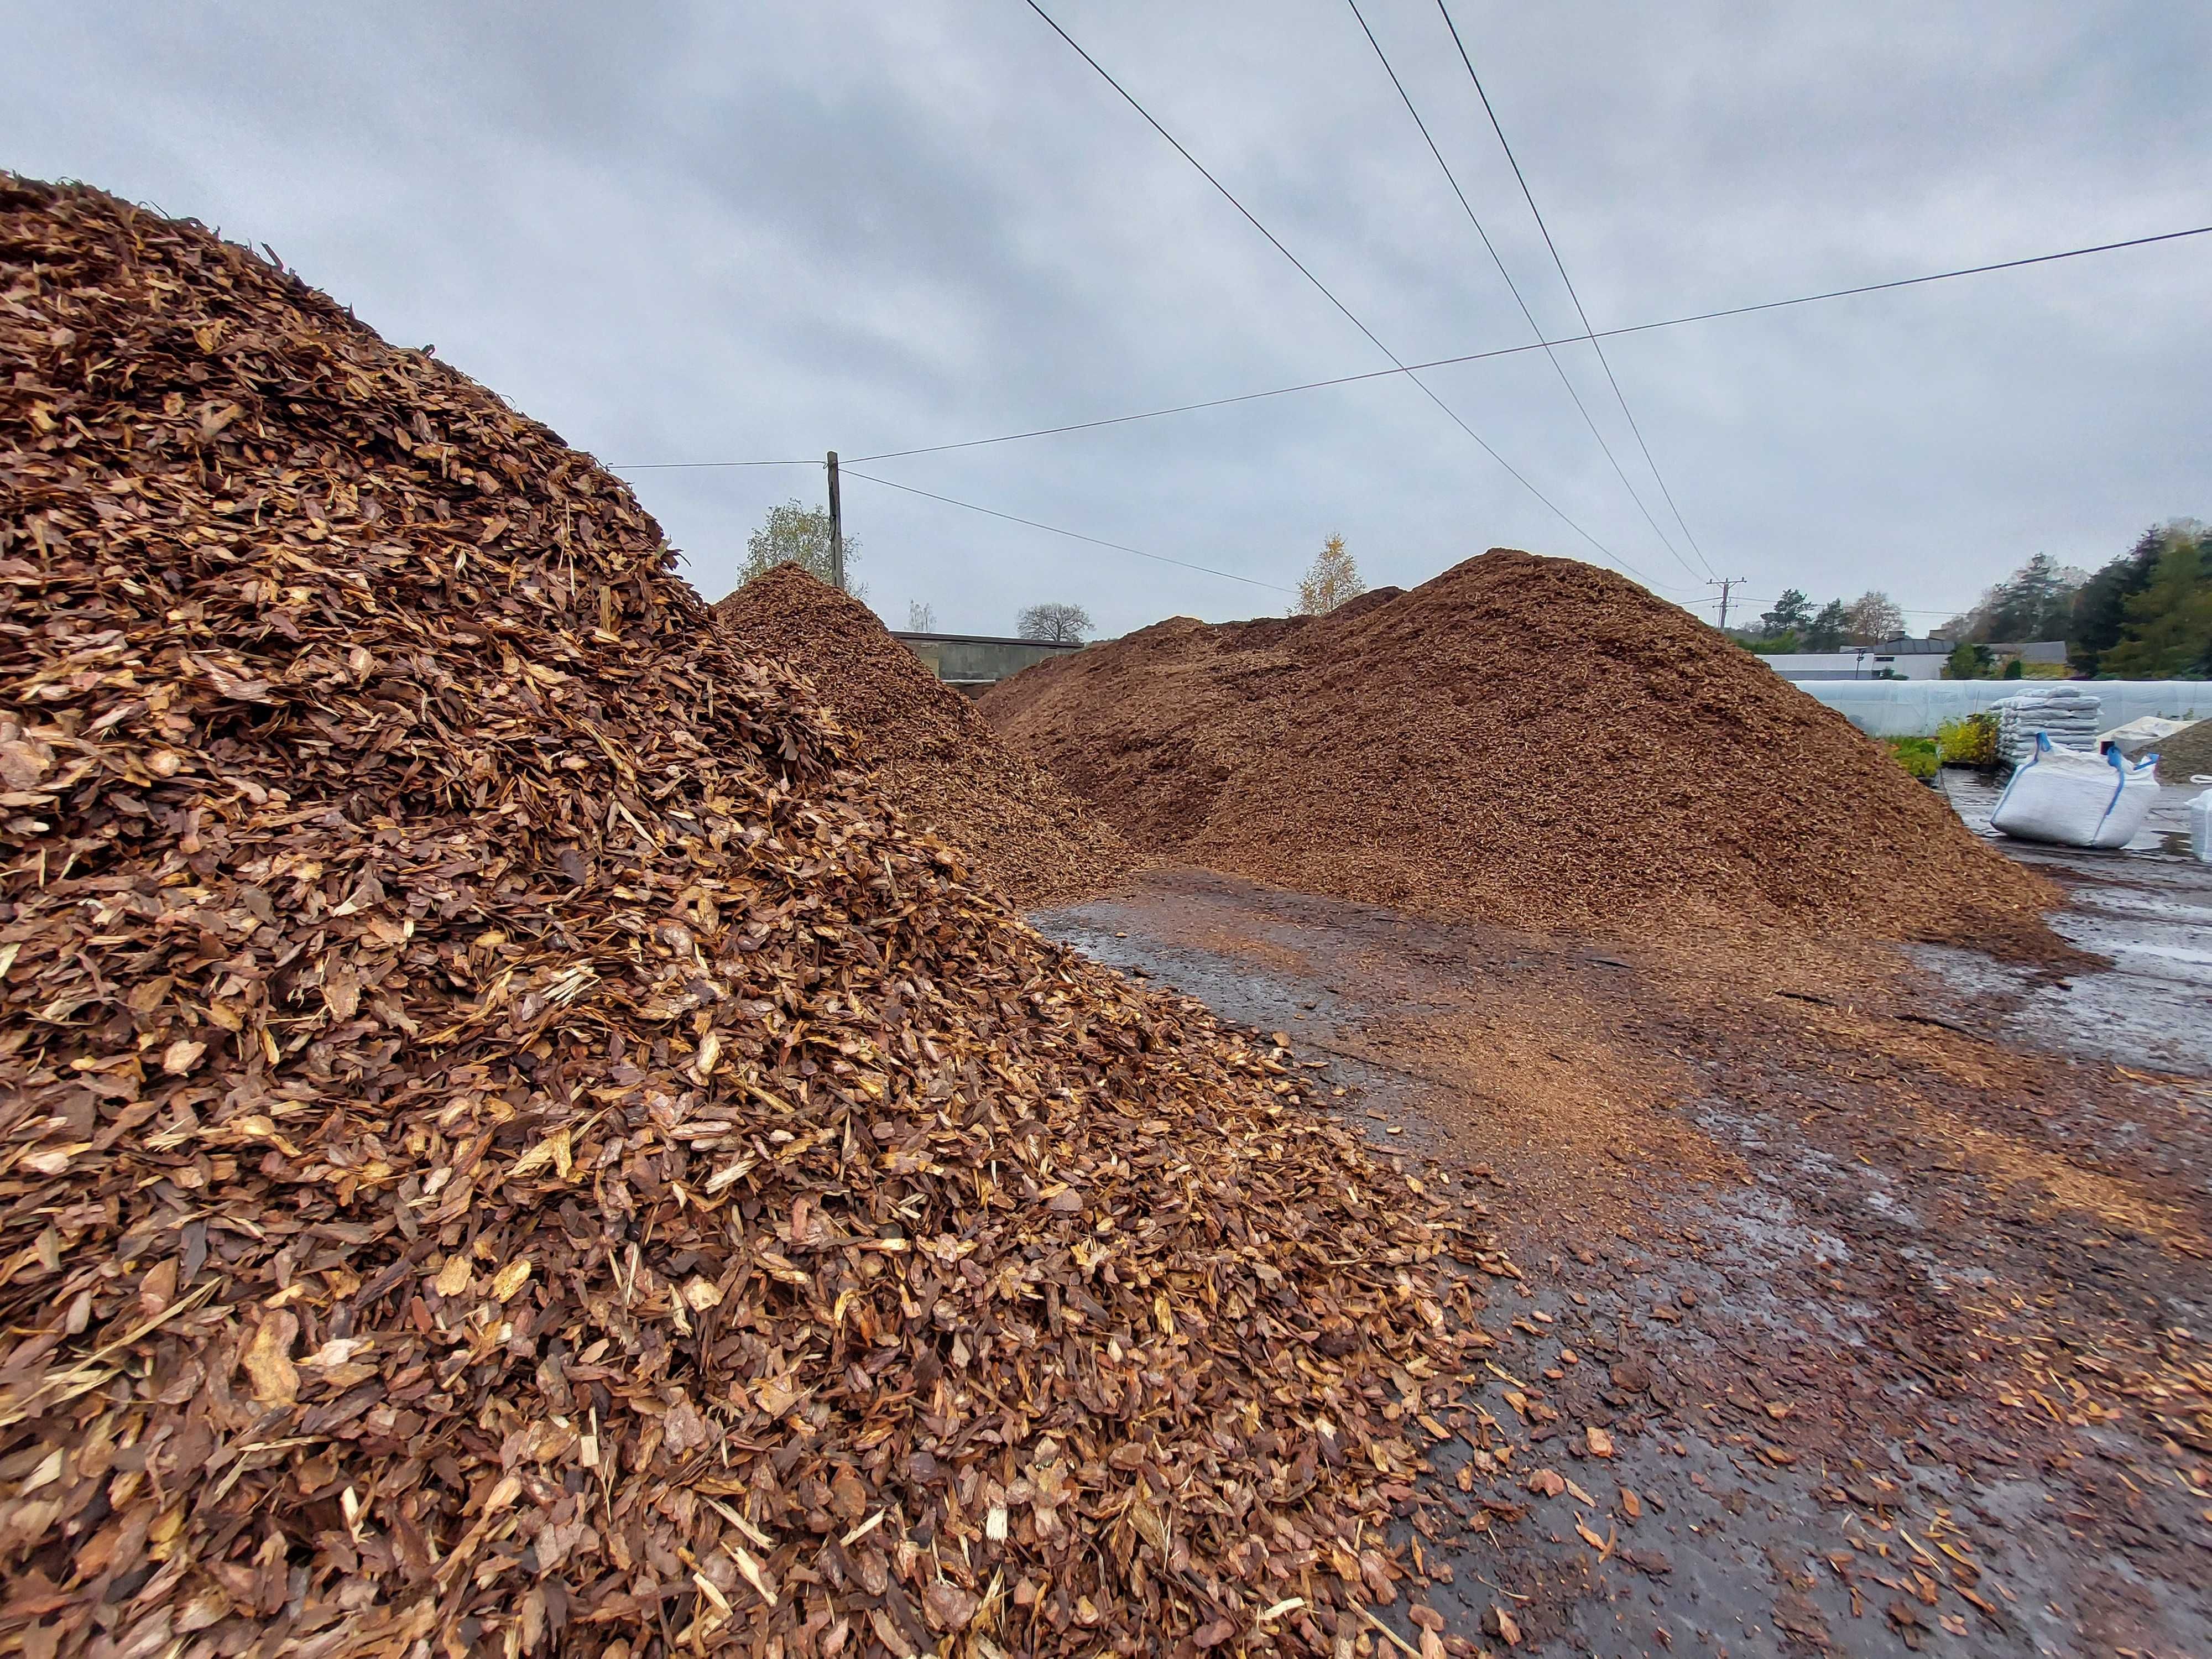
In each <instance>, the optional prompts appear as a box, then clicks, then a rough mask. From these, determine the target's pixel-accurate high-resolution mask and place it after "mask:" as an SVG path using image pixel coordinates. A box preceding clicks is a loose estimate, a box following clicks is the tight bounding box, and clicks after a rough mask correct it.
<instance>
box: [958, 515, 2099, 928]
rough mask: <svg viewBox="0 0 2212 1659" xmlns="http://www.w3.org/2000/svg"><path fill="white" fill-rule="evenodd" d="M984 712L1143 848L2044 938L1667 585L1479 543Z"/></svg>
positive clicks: (1678, 908) (1011, 687)
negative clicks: (1320, 601) (1667, 594)
mask: <svg viewBox="0 0 2212 1659" xmlns="http://www.w3.org/2000/svg"><path fill="white" fill-rule="evenodd" d="M981 707H982V710H983V713H984V714H985V716H986V717H987V719H988V720H990V722H991V724H992V725H993V726H995V727H996V728H997V729H998V730H999V731H1000V732H1001V733H1002V734H1003V735H1004V736H1006V738H1008V739H1009V740H1010V741H1011V742H1012V744H1014V745H1015V746H1016V747H1017V748H1018V749H1021V750H1024V751H1025V752H1027V753H1029V754H1030V755H1032V756H1034V757H1036V758H1037V759H1039V760H1041V761H1042V762H1043V763H1045V764H1046V765H1048V766H1049V767H1051V768H1052V769H1053V771H1054V774H1055V775H1058V776H1059V777H1060V779H1061V780H1062V781H1064V782H1066V784H1067V785H1068V786H1069V787H1071V788H1073V790H1075V792H1076V793H1078V794H1079V795H1082V796H1083V797H1085V799H1088V800H1089V801H1090V802H1091V804H1092V805H1093V806H1095V807H1096V808H1097V811H1099V812H1100V813H1101V814H1102V815H1103V817H1106V818H1107V819H1108V820H1109V821H1110V822H1111V823H1114V824H1115V827H1116V828H1118V829H1121V832H1122V833H1123V834H1124V835H1126V836H1127V837H1128V838H1129V839H1130V840H1131V841H1132V842H1134V843H1135V844H1136V846H1137V848H1138V850H1139V851H1140V852H1143V853H1146V854H1152V855H1153V856H1155V857H1159V858H1169V859H1175V860H1181V861H1182V862H1184V863H1188V864H1197V865H1204V866H1210V867H1212V868H1214V869H1218V870H1225V871H1228V872H1233V873H1235V874H1238V875H1243V876H1249V877H1251V878H1254V879H1255V880H1259V881H1263V882H1267V883H1270V884H1274V885H1276V886H1280V887H1289V888H1294V889H1297V890H1299V891H1302V892H1310V893H1327V894H1333V895H1334V896H1338V897H1340V898H1348V899H1355V900H1359V901H1362V902H1370V903H1379V904H1386V905H1390V906H1393V907H1395V908H1400V909H1406V910H1412V911H1416V912H1419V913H1421V914H1424V915H1431V916H1438V917H1442V918H1445V919H1448V920H1453V921H1487V922H1498V923H1504V924H1506V925H1508V926H1513V927H1528V928H1531V929H1536V930H1540V931H1548V930H1551V929H1554V928H1564V929H1569V930H1583V929H1589V930H1596V931H1601V932H1613V933H1618V932H1635V933H1654V932H1662V931H1663V932H1676V931H1681V930H1685V929H1692V928H1696V929H1705V928H1711V927H1732V926H1733V925H1735V924H1739V923H1742V924H1749V925H1751V926H1753V927H1780V928H1784V929H1788V930H1791V931H1793V932H1794V931H1801V930H1802V929H1804V928H1806V927H1849V928H1851V929H1853V930H1854V931H1857V932H1860V933H1870V934H1873V935H1876V936H1883V937H1900V936H1903V937H1916V936H1917V937H1937V938H1944V937H1954V936H1957V935H1960V934H1962V933H1963V934H1985V933H1996V934H1999V935H2002V936H2006V937H2007V938H2008V940H2011V941H2013V942H2015V943H2017V945H2019V946H2020V947H2021V948H2025V949H2037V948H2043V949H2055V948H2057V947H2056V942H2055V941H2053V940H2051V939H2049V938H2048V935H2047V934H2045V932H2044V930H2043V929H2042V927H2041V925H2040V922H2039V912H2040V911H2041V910H2042V909H2044V908H2048V907H2050V906H2052V905H2054V904H2056V903H2057V893H2056V892H2055V890H2053V889H2051V887H2050V886H2049V885H2048V884H2046V883H2045V882H2043V881H2042V880H2041V879H2040V878H2037V877H2035V876H2033V875H2031V874H2029V873H2028V872H2026V871H2025V870H2023V869H2021V867H2020V866H2017V865H2015V864H2014V863H2012V862H2011V861H2009V860H2007V859H2005V858H2004V857H2003V856H2002V854H1998V853H1996V852H1994V851H1993V850H1991V849H1990V848H1988V847H1986V846H1984V844H1983V843H1982V842H1980V841H1979V840H1978V839H1977V838H1976V837H1975V836H1973V835H1972V834H1971V833H1970V832H1969V831H1967V830H1966V828H1965V827H1964V826H1963V825H1961V824H1960V823H1959V821H1958V819H1957V817H1955V816H1954V814H1953V813H1952V812H1951V811H1950V810H1949V808H1948V806H1946V805H1945V804H1944V802H1943V800H1942V798H1941V797H1940V796H1938V795H1937V794H1936V792H1934V791H1933V790H1930V789H1928V788H1925V787H1923V786H1921V785H1919V784H1917V783H1915V782H1914V781H1912V780H1911V778H1910V777H1908V776H1907V775H1905V772H1904V770H1903V769H1901V768H1900V767H1899V766H1898V765H1897V764H1896V763H1895V762H1893V760H1892V759H1891V758H1890V757H1888V756H1887V754H1885V753H1884V752H1883V750H1881V747H1880V746H1879V745H1878V744H1875V743H1874V742H1872V741H1871V740H1870V739H1869V738H1866V737H1864V736H1863V735H1862V734H1861V733H1859V732H1857V731H1856V730H1855V729H1853V727H1852V726H1850V723H1849V722H1847V721H1846V720H1844V717H1843V716H1842V715H1840V714H1837V713H1835V712H1834V711H1833V710H1832V709H1829V708H1824V707H1822V706H1821V705H1820V703H1818V702H1814V700H1813V699H1812V698H1811V697H1808V696H1806V695H1805V694H1804V693H1803V692H1802V691H1800V690H1797V688H1796V687H1795V686H1793V685H1791V684H1789V683H1788V682H1787V681H1785V680H1784V679H1782V678H1779V677H1778V676H1777V675H1776V674H1775V673H1774V672H1773V671H1772V670H1771V669H1770V668H1769V667H1767V665H1765V663H1762V662H1761V661H1759V659H1757V658H1756V657H1753V655H1751V654H1750V653H1748V652H1746V651H1744V650H1742V649H1741V648H1740V647H1737V646H1735V645H1734V644H1732V643H1730V642H1729V641H1728V640H1727V639H1726V638H1725V637H1724V636H1723V635H1720V634H1718V633H1717V632H1715V631H1714V630H1713V629H1710V628H1708V627H1706V626H1705V624H1704V623H1700V622H1699V621H1698V620H1697V619H1696V618H1695V617H1692V616H1691V615H1689V614H1688V613H1687V612H1686V611H1682V610H1680V608H1679V607H1677V606H1675V605H1669V604H1668V603H1667V602H1666V601H1664V600H1662V599H1656V598H1654V597H1653V596H1652V595H1651V594H1650V593H1648V592H1644V590H1643V589H1642V588H1640V587H1638V586H1636V585H1635V584H1634V583H1632V582H1631V581H1629V580H1626V578H1623V577H1620V576H1616V575H1613V574H1611V573H1609V572H1607V571H1603V570H1598V569H1595V568H1592V567H1590V566H1589V565H1585V564H1579V563H1577V562H1573V561H1571V560H1567V559H1546V558H1536V557H1533V556H1530V555H1528V554H1526V553H1520V552H1514V551H1510V550H1505V549H1492V550H1491V551H1489V552H1487V553H1485V554H1483V555H1482V556H1480V557H1479V558H1473V559H1469V560H1468V561H1466V562H1463V563H1462V564H1459V565H1456V566H1455V567H1454V568H1451V569H1449V570H1447V571H1445V572H1444V573H1443V574H1442V575H1440V576H1437V577H1436V578H1435V579H1434V580H1431V581H1427V582H1424V583H1423V584H1422V585H1421V586H1419V587H1416V588H1413V589H1411V590H1409V591H1407V592H1396V591H1395V590H1386V591H1384V592H1379V593H1376V594H1371V595H1366V596H1363V597H1362V598H1361V599H1357V600H1354V601H1353V602H1352V604H1350V605H1346V606H1345V607H1343V608H1342V609H1341V610H1340V611H1335V612H1334V613H1332V614H1330V615H1328V616H1326V617H1314V618H1294V619H1290V620H1285V619H1284V618H1281V617H1274V618H1268V619H1261V620H1260V621H1255V622H1249V623H1224V624H1219V625H1216V626H1208V625H1207V624H1206V623H1200V622H1196V621H1194V620H1193V619H1191V618H1190V617H1172V618H1170V620H1168V621H1166V622H1164V623H1155V624H1154V625H1153V626H1152V627H1150V628H1146V629H1141V630H1139V632H1137V633H1134V634H1131V635H1127V636H1125V637H1124V638H1122V639H1120V640H1116V641H1112V642H1111V643H1109V644H1104V645H1095V646H1091V647H1088V648H1087V649H1085V650H1084V651H1081V652H1079V653H1075V654H1074V655H1073V656H1070V657H1067V658H1066V659H1062V660H1060V661H1057V662H1050V663H1043V664H1040V665H1038V666H1036V667H1034V668H1030V669H1027V670H1025V671H1023V672H1022V673H1020V674H1018V675H1016V676H1015V677H1014V678H1012V679H1010V680H1006V681H1003V682H1001V683H1000V684H998V685H996V686H994V687H993V688H992V690H990V691H989V692H988V693H987V694H986V696H984V698H983V700H982V703H981Z"/></svg>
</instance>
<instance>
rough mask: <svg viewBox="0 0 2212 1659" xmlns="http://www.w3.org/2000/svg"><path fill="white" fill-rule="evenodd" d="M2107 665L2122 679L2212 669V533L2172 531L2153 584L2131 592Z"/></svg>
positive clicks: (2173, 675) (2191, 673) (2105, 660)
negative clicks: (2122, 624) (2119, 632)
mask: <svg viewBox="0 0 2212 1659" xmlns="http://www.w3.org/2000/svg"><path fill="white" fill-rule="evenodd" d="M2170 528H2171V527H2170ZM2102 666H2103V667H2104V669H2105V670H2106V671H2107V672H2110V673H2112V674H2114V675H2117V676H2118V677H2119V678H2122V679H2144V680H2166V679H2182V678H2191V677H2193V676H2195V675H2198V674H2203V673H2205V672H2207V671H2212V536H2205V535H2203V534H2192V533H2191V532H2190V530H2188V529H2185V528H2179V529H2173V530H2172V533H2169V534H2168V536H2167V537H2166V546H2165V550H2164V551H2162V552H2161V553H2160V555H2159V556H2158V562H2157V563H2156V564H2155V565H2154V567H2153V568H2152V569H2151V574H2150V580H2149V582H2148V584H2146V585H2145V586H2144V587H2143V588H2142V590H2141V591H2140V592H2136V593H2134V594H2132V595H2130V598H2129V599H2128V602H2127V614H2126V622H2125V628H2124V633H2123V635H2122V637H2121V640H2120V642H2119V643H2118V645H2116V646H2114V647H2112V649H2111V650H2110V651H2108V652H2106V653H2104V656H2103V660H2102Z"/></svg>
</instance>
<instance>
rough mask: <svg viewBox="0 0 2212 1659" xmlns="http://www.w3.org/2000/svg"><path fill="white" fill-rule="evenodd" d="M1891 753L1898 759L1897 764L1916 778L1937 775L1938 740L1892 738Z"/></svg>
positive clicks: (1890, 739)
mask: <svg viewBox="0 0 2212 1659" xmlns="http://www.w3.org/2000/svg"><path fill="white" fill-rule="evenodd" d="M1888 744H1889V752H1890V753H1891V754H1893V755H1894V756H1896V757H1897V763H1898V764H1899V766H1901V767H1903V768H1904V769H1905V770H1906V771H1908V772H1910V773H1911V775H1913V776H1914V777H1916V778H1923V779H1925V778H1932V777H1934V776H1935V775H1936V765H1937V762H1936V739H1935V738H1889V739H1888Z"/></svg>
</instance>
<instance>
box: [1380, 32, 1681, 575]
mask: <svg viewBox="0 0 2212 1659" xmlns="http://www.w3.org/2000/svg"><path fill="white" fill-rule="evenodd" d="M1437 11H1439V12H1441V13H1443V20H1444V27H1446V28H1447V29H1449V30H1450V31H1451V38H1452V45H1454V46H1457V47H1458V48H1459V61H1460V62H1461V63H1462V64H1466V65H1467V76H1468V80H1470V81H1472V82H1474V91H1475V95H1476V96H1477V97H1479V98H1480V99H1481V100H1482V112H1483V113H1484V114H1485V115H1487V116H1488V117H1489V118H1490V130H1491V131H1492V132H1494V133H1496V134H1497V135H1498V147H1499V148H1500V149H1503V150H1504V152H1505V159H1506V160H1507V161H1510V162H1511V163H1512V164H1513V177H1514V179H1516V181H1517V182H1518V183H1519V184H1520V186H1521V195H1522V199H1524V200H1525V201H1527V203H1528V211H1529V212H1530V213H1532V214H1534V216H1535V218H1536V228H1537V229H1539V230H1541V231H1542V232H1543V233H1544V246H1546V247H1547V248H1549V249H1550V250H1551V251H1552V263H1553V264H1554V265H1555V266H1557V267H1558V268H1559V280H1560V281H1561V282H1562V283H1565V284H1566V285H1567V297H1568V298H1569V299H1571V300H1572V301H1574V302H1575V316H1576V319H1577V320H1578V321H1580V322H1581V324H1582V325H1583V332H1584V333H1585V334H1590V319H1589V313H1586V312H1584V311H1583V297H1582V295H1579V294H1577V293H1576V292H1575V283H1574V278H1572V277H1571V276H1568V275H1567V265H1566V261H1565V260H1564V259H1562V258H1559V245H1558V244H1557V243H1556V242H1554V241H1553V240H1552V228H1551V226H1549V225H1547V224H1546V223H1545V222H1544V213H1543V210H1542V209H1541V208H1539V207H1538V206H1537V205H1536V197H1535V194H1534V191H1531V190H1530V189H1529V188H1528V178H1527V176H1526V175H1525V174H1523V173H1522V171H1521V159H1520V157H1518V156H1517V155H1514V153H1513V146H1512V145H1511V144H1510V143H1508V142H1507V140H1506V137H1505V129H1504V127H1502V126H1500V125H1498V112H1497V111H1496V110H1494V109H1492V107H1491V106H1490V94H1488V93H1487V92H1486V91H1484V90H1483V87H1482V77H1481V76H1480V75H1477V74H1476V73H1475V72H1474V58H1470V57H1468V51H1467V43H1466V42H1465V41H1464V40H1461V39H1460V36H1459V25H1458V24H1456V23H1455V22H1453V21H1452V15H1451V13H1450V12H1449V10H1447V9H1445V6H1444V0H1437ZM1377 50H1380V48H1377ZM1590 349H1591V350H1593V351H1595V352H1596V353H1597V360H1598V363H1599V365H1600V366H1601V368H1603V369H1604V370H1605V378H1606V383H1607V385H1608V386H1612V388H1613V401H1614V402H1616V403H1618V404H1620V412H1621V413H1622V414H1623V415H1625V416H1627V417H1628V429H1629V430H1630V431H1631V432H1632V433H1634V434H1635V435H1636V445H1637V447H1638V448H1639V449H1641V450H1642V451H1643V452H1644V465H1646V466H1648V467H1650V469H1651V476H1652V477H1654V478H1656V479H1657V480H1658V483H1659V493H1660V494H1661V495H1664V496H1665V497H1666V498H1667V505H1668V507H1669V508H1671V509H1672V510H1673V512H1674V522H1675V523H1676V524H1678V525H1680V526H1682V535H1683V538H1684V539H1686V541H1688V543H1689V544H1690V547H1691V550H1692V551H1693V552H1694V553H1696V554H1697V556H1698V562H1699V564H1702V565H1704V566H1705V574H1706V575H1707V576H1708V577H1710V576H1711V575H1712V574H1713V567H1712V563H1711V561H1710V560H1708V559H1707V558H1706V557H1705V549H1704V548H1702V547H1700V546H1699V545H1698V538H1697V536H1696V535H1695V533H1694V532H1692V530H1691V529H1690V521H1689V520H1687V519H1685V518H1684V517H1683V516H1682V509H1681V508H1680V507H1678V506H1676V505H1675V501H1674V491H1673V490H1672V489H1668V487H1667V475H1666V474H1665V473H1663V472H1662V471H1660V470H1659V463H1658V462H1657V461H1656V460H1654V459H1651V446H1650V444H1648V443H1645V442H1644V428H1642V427H1640V426H1638V424H1637V423H1636V416H1635V414H1634V412H1633V411H1632V410H1630V408H1629V407H1628V399H1627V398H1626V396H1624V395H1623V394H1622V392H1621V390H1620V381H1619V380H1615V379H1614V378H1613V365H1612V364H1611V363H1609V362H1607V361H1606V356H1605V348H1604V347H1603V346H1601V345H1600V344H1599V343H1597V337H1596V336H1595V334H1591V337H1590ZM1611 453H1612V452H1611V451H1610V450H1608V451H1607V454H1611ZM1638 505H1639V506H1641V505H1642V502H1641V501H1638ZM1673 545H1674V544H1672V543H1671V542H1670V543H1668V548H1669V550H1672V548H1673ZM1676 556H1677V557H1680V555H1679V554H1678V555H1676ZM1686 563H1687V562H1685V565H1686ZM1691 574H1692V575H1695V574H1697V573H1696V572H1694V571H1692V572H1691Z"/></svg>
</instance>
